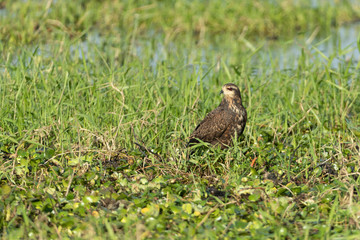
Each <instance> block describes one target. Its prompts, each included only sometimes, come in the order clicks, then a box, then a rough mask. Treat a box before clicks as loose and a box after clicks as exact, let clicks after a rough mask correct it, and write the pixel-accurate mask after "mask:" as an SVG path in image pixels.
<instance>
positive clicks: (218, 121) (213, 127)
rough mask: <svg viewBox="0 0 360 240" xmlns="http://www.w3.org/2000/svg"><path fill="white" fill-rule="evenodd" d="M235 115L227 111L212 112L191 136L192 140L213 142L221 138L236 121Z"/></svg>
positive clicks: (217, 110) (216, 110)
mask: <svg viewBox="0 0 360 240" xmlns="http://www.w3.org/2000/svg"><path fill="white" fill-rule="evenodd" d="M234 117H235V116H234V114H233V113H232V112H231V111H228V110H227V111H226V110H225V109H221V108H220V109H219V108H218V109H215V110H214V111H212V112H210V113H209V114H208V115H207V116H206V117H205V118H204V120H202V121H201V122H200V124H199V125H198V126H197V127H196V128H195V130H194V132H193V133H192V134H191V136H190V138H191V139H196V138H198V139H200V140H202V141H204V142H212V141H213V140H215V139H217V138H219V137H221V135H222V134H223V133H224V132H225V131H226V129H227V128H228V127H229V126H230V125H231V123H232V122H233V121H234Z"/></svg>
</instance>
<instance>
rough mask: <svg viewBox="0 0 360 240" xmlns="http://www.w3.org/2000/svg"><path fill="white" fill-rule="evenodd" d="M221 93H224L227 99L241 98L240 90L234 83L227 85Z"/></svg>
mask: <svg viewBox="0 0 360 240" xmlns="http://www.w3.org/2000/svg"><path fill="white" fill-rule="evenodd" d="M220 93H223V94H224V97H225V98H231V99H232V98H237V97H239V98H241V96H240V90H239V88H238V87H237V86H236V85H235V84H233V83H227V84H225V85H224V86H223V87H222V89H221V92H220Z"/></svg>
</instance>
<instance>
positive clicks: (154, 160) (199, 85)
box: [0, 1, 360, 239]
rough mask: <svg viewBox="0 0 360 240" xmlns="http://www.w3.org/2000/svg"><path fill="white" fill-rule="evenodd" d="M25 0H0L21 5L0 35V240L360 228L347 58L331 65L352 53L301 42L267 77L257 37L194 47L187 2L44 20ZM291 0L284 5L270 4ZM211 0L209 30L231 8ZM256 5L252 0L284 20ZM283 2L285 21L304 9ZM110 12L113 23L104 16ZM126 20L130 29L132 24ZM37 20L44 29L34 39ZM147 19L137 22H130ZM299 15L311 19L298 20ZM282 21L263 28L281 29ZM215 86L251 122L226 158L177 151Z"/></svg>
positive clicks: (211, 100) (334, 232)
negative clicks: (232, 96)
mask: <svg viewBox="0 0 360 240" xmlns="http://www.w3.org/2000/svg"><path fill="white" fill-rule="evenodd" d="M31 3H33V4H30V1H29V2H25V3H24V4H23V5H21V6H20V5H19V4H18V3H9V2H7V3H6V9H10V10H11V9H12V10H16V11H15V12H16V13H17V14H20V15H21V16H25V15H24V12H28V13H29V14H28V15H27V16H28V17H27V18H29V19H30V20H29V21H25V20H24V19H20V21H19V23H23V25H21V24H19V25H16V24H15V25H14V26H15V27H14V28H12V29H11V28H10V24H9V23H8V24H5V30H4V29H3V30H2V31H5V33H7V34H5V35H3V36H7V38H5V39H3V40H2V43H1V46H2V50H3V51H2V54H1V60H0V62H1V65H0V70H1V71H0V77H1V82H0V99H1V101H0V114H1V115H0V116H1V118H0V130H1V131H0V147H1V152H0V160H1V167H0V169H1V171H0V177H1V184H0V185H1V200H2V201H1V203H0V209H1V211H0V226H1V229H2V237H3V238H13V239H14V238H21V237H23V238H85V239H87V238H91V239H94V238H98V239H102V238H111V239H116V238H135V237H136V238H139V239H141V238H146V237H148V238H159V237H163V238H168V237H173V238H181V237H182V238H194V236H195V235H196V236H197V237H198V238H214V239H215V238H219V237H221V238H234V237H236V236H241V237H244V238H249V239H250V238H252V239H253V238H256V237H257V238H277V239H282V238H291V239H293V238H294V239H296V238H298V237H300V238H336V237H339V238H341V237H343V238H351V237H352V238H356V236H358V235H359V234H360V233H359V226H360V225H359V212H360V204H359V196H358V193H359V187H358V186H359V166H360V158H359V157H360V155H359V138H358V137H359V132H360V130H359V128H360V124H359V117H358V114H357V113H358V112H359V110H360V109H359V106H360V100H359V93H360V89H359V88H360V87H359V86H360V83H359V79H360V78H359V64H358V62H356V61H355V60H353V59H344V58H343V56H345V53H346V52H349V51H359V50H360V49H356V48H350V49H341V47H340V46H336V45H335V46H334V52H333V53H324V52H321V51H320V50H319V49H317V48H316V43H314V44H309V45H306V44H304V45H302V46H303V48H302V54H301V55H300V56H299V57H297V58H296V59H289V62H288V64H287V68H285V69H283V70H280V67H279V63H278V59H276V58H273V57H272V56H271V55H269V52H266V51H265V50H264V48H263V43H261V42H260V43H259V44H258V45H257V43H256V42H255V41H254V42H248V45H246V44H245V46H244V45H240V44H239V42H238V41H236V42H234V41H233V38H232V37H228V36H229V35H228V34H230V35H232V34H234V35H236V33H234V32H233V31H234V30H233V28H234V26H232V25H231V23H226V24H224V23H222V25H221V26H222V27H223V31H225V32H226V34H224V35H223V36H222V37H220V36H216V37H214V38H217V40H216V41H215V42H217V43H214V41H212V40H207V38H205V37H204V38H203V42H202V43H201V44H199V42H198V40H199V38H198V37H196V36H195V37H194V33H193V32H192V31H190V29H196V27H194V26H188V24H189V22H194V23H195V24H198V22H197V21H193V20H189V19H187V18H186V17H188V18H190V17H191V16H194V17H196V16H197V15H196V14H194V13H193V12H195V11H197V10H198V8H203V5H202V4H200V2H199V1H194V2H187V3H186V4H184V3H177V4H178V5H179V6H178V7H179V9H183V8H185V7H186V9H189V12H188V14H178V15H177V14H175V15H174V14H172V12H171V11H170V10H169V11H166V10H167V9H169V5H168V3H162V2H155V3H154V4H152V5H144V6H145V7H143V8H141V9H138V8H135V6H134V5H132V4H135V3H133V2H125V3H122V4H120V3H114V4H111V3H112V2H107V1H106V2H105V3H102V4H101V3H100V2H97V1H89V2H86V3H85V2H84V3H83V5H82V6H83V8H76V7H75V5H72V4H70V3H69V2H67V1H64V3H63V2H62V1H57V2H56V3H54V4H55V5H57V4H60V5H61V4H66V3H69V5H66V8H65V5H64V6H63V8H56V9H55V8H54V9H53V8H51V9H53V10H52V11H49V12H48V13H47V11H43V12H41V11H35V9H38V8H40V9H43V7H44V6H43V5H41V4H40V3H42V2H39V4H37V2H31ZM48 3H51V1H49V2H48ZM289 3H290V2H289V1H283V2H282V3H281V5H284V7H283V9H284V8H285V7H286V6H285V5H286V4H289ZM182 4H184V5H182ZM217 4H220V2H218V1H213V2H211V5H210V6H209V8H207V9H204V11H205V13H204V18H205V19H206V16H207V15H206V13H208V14H210V13H214V12H216V11H215V9H219V11H220V13H222V12H224V13H223V14H220V13H219V14H218V15H217V18H215V20H212V21H213V22H211V24H206V26H209V27H208V28H209V30H207V31H206V33H207V34H209V36H211V35H212V34H214V33H216V32H217V31H219V26H218V24H219V22H222V21H225V20H226V21H230V20H229V19H231V18H225V17H224V16H225V12H226V11H230V9H228V8H225V9H223V8H219V6H218V5H217ZM243 4H248V5H249V7H248V8H245V10H248V9H249V8H250V3H249V2H247V1H244V3H243ZM266 4H267V3H266ZM266 4H265V5H259V2H255V5H254V6H255V7H258V8H259V7H262V8H264V7H268V8H269V12H268V14H269V15H270V16H280V17H281V16H282V15H278V11H279V10H278V9H277V8H275V7H272V6H273V5H266ZM49 6H52V5H49ZM99 6H101V8H100V7H99ZM154 6H157V7H158V8H155V7H154ZM289 6H290V7H292V8H294V9H295V10H296V11H295V12H296V14H299V15H296V16H302V15H301V14H305V11H303V10H301V9H299V8H298V7H297V6H296V5H294V6H293V5H289ZM326 6H327V7H329V8H327V9H328V10H327V11H328V14H329V15H331V16H333V17H334V18H335V19H338V17H337V16H338V15H337V14H339V15H341V16H342V14H344V15H345V14H346V13H347V11H348V10H349V9H350V8H349V6H347V5H346V4H344V5H339V6H337V11H335V13H336V14H335V13H333V12H332V11H333V10H334V8H333V7H332V6H331V5H330V6H328V5H326ZM225 7H226V6H225ZM251 7H253V5H251ZM48 9H50V7H49V8H48ZM60 9H62V10H60ZM64 9H65V10H67V11H65V10H64ZM117 9H123V12H124V14H123V15H122V16H120V15H117V14H114V12H116V13H117ZM242 9H243V8H241V7H238V8H236V7H235V8H234V9H232V11H234V14H235V13H236V11H245V10H242ZM314 9H315V10H316V11H320V12H322V11H326V10H325V7H324V6H322V7H320V8H319V9H317V8H314ZM314 9H313V10H314ZM354 9H355V10H353V11H354V12H356V8H354ZM43 10H44V9H43ZM313 10H312V11H313ZM315 10H314V11H315ZM137 11H142V12H141V14H140V13H139V15H137V16H138V17H137V18H138V20H137V21H138V22H137V23H136V22H134V21H132V20H131V18H132V17H135V16H136V15H135V14H134V12H137ZM103 12H104V13H106V14H103ZM180 12H181V11H180ZM182 12H185V10H182ZM155 13H158V14H155ZM256 13H257V12H256V11H255V10H254V12H249V14H248V15H246V16H248V17H251V16H252V14H254V15H256ZM310 13H311V12H310ZM310 13H309V14H310ZM284 14H286V11H285V13H284ZM306 14H308V13H306ZM311 14H315V13H314V12H312V13H311ZM13 16H16V14H15V15H13ZM99 16H104V22H102V23H100V22H98V18H99ZM211 16H213V15H211ZM314 16H318V15H314ZM2 17H3V18H4V19H5V22H4V23H6V21H11V20H12V17H11V16H7V15H5V16H2ZM47 17H51V18H52V19H54V20H53V21H52V24H53V25H56V26H57V30H55V31H54V30H53V31H49V32H48V33H47V32H46V31H45V32H43V30H44V28H45V27H46V26H48V24H49V21H48V20H46V21H42V20H44V19H45V18H47ZM151 17H152V18H153V20H154V21H152V23H151V24H150V20H147V21H145V20H144V19H149V18H151ZM164 17H166V18H169V21H168V22H166V21H163V20H162V19H163V18H164ZM113 18H121V20H122V21H118V20H116V21H115V20H114V19H113ZM254 18H255V16H254ZM33 19H37V20H36V21H40V20H41V21H40V26H39V28H38V29H42V30H39V31H37V32H36V31H35V33H34V32H31V31H30V30H29V29H31V28H29V26H30V25H31V24H33V25H34V24H35V23H36V21H35V20H33ZM209 19H210V17H209ZM211 19H213V18H211ZM21 21H24V22H21ZM57 21H58V22H57ZM128 21H130V22H131V23H132V24H128ZM173 21H174V22H176V24H179V25H183V27H182V28H180V27H177V28H180V29H182V30H179V33H181V34H179V36H178V37H179V39H178V38H177V37H174V35H175V33H173V32H172V31H175V30H169V27H168V26H167V24H169V25H170V24H174V22H173ZM199 21H200V20H199ZM201 21H203V20H201ZM204 21H205V20H204ZM208 21H209V20H208ZM263 21H264V22H266V21H265V20H263ZM324 21H326V24H328V23H329V21H328V19H327V20H324ZM340 21H342V20H340V19H338V20H337V22H340ZM59 22H60V23H63V25H64V26H62V25H61V24H59ZM205 22H206V21H205ZM307 22H308V24H310V25H311V24H314V20H313V19H312V18H309V19H308V20H307ZM135 23H136V24H135ZM261 23H263V22H261ZM102 24H104V25H102ZM107 24H108V25H107ZM147 24H149V25H147ZM263 24H265V23H263ZM287 24H289V25H287ZM287 24H277V27H278V28H279V29H280V30H279V29H277V28H273V27H272V28H271V29H273V31H278V34H282V33H283V31H284V29H292V30H291V31H295V30H294V29H295V28H294V26H295V25H291V21H289V22H288V23H287ZM318 24H319V23H318ZM321 24H322V23H321V22H320V25H321ZM324 24H325V22H324ZM50 25H51V24H50ZM159 26H161V27H160V28H162V29H163V32H161V33H159V34H155V36H153V37H152V38H150V39H149V40H144V39H143V37H142V35H141V34H142V32H143V30H144V29H145V28H147V27H152V28H154V29H158V28H159ZM217 26H218V27H217ZM224 26H225V27H224ZM260 26H261V25H260ZM116 27H120V30H119V31H116V30H114V29H115V28H116ZM92 28H94V29H92ZM99 29H101V31H99ZM281 29H282V30H281ZM127 31H128V34H127V35H122V34H123V32H127ZM252 31H253V32H251V31H250V30H249V33H248V34H249V35H250V34H254V36H255V35H257V36H259V34H260V35H261V34H265V32H266V31H265V30H263V32H261V31H260V30H256V31H255V30H252ZM291 31H290V32H291ZM70 32H71V33H73V32H75V33H76V34H74V35H71V34H70ZM99 32H101V34H99ZM175 32H176V31H175ZM200 32H201V31H200ZM19 33H21V34H20V36H19ZM255 33H256V34H255ZM103 34H105V35H103ZM180 35H183V36H182V37H181V38H180ZM265 35H266V34H265ZM15 36H17V37H15ZM23 43H27V44H25V45H23ZM219 43H221V44H219ZM242 43H243V42H242ZM249 44H250V45H249ZM5 46H6V47H5ZM334 59H337V60H338V62H339V65H338V66H333V64H332V62H333V60H334ZM291 61H292V62H296V64H291V63H292V62H291ZM227 82H233V83H236V84H237V85H239V87H240V89H241V90H242V98H243V102H244V105H245V107H246V109H247V112H248V115H249V119H248V123H247V126H246V129H245V132H244V134H243V136H241V137H240V138H239V139H235V144H234V146H233V147H231V148H229V149H228V150H223V151H222V150H220V149H218V148H206V147H205V148H204V149H202V150H201V151H198V152H195V153H194V154H192V155H189V151H190V149H188V148H186V144H187V141H188V136H189V135H190V133H191V131H192V130H193V129H194V128H195V126H196V124H197V123H199V121H200V120H201V119H202V118H203V117H204V116H205V115H206V113H208V112H209V111H211V110H212V109H214V108H215V107H216V106H217V105H218V104H219V102H220V101H221V96H219V94H218V93H219V90H220V88H221V86H222V85H223V84H224V83H227ZM251 163H254V165H253V167H251V166H250V164H251Z"/></svg>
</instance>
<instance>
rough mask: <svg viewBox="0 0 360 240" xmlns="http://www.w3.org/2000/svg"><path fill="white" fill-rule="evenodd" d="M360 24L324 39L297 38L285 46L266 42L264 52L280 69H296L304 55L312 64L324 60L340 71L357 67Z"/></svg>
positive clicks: (347, 27) (343, 28) (309, 36)
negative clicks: (349, 67) (351, 64)
mask: <svg viewBox="0 0 360 240" xmlns="http://www.w3.org/2000/svg"><path fill="white" fill-rule="evenodd" d="M359 33H360V24H359V23H357V24H348V25H344V26H342V27H339V28H337V29H333V30H332V32H331V34H329V35H328V36H324V37H317V36H315V37H312V36H311V35H312V33H309V34H307V37H299V38H295V39H294V40H293V41H288V42H286V43H274V44H272V43H269V42H268V43H266V44H265V45H264V48H263V50H264V51H265V52H268V53H267V54H265V57H267V60H268V62H269V63H270V62H271V61H274V60H275V61H276V62H277V64H278V66H277V67H278V69H279V70H284V69H293V68H296V67H297V65H298V61H299V58H300V57H301V55H302V54H305V55H306V56H307V57H308V58H309V60H310V62H311V61H314V59H319V60H321V61H322V62H323V63H324V64H325V65H330V66H331V67H332V68H337V67H339V66H340V65H343V64H345V63H349V62H351V63H353V64H354V65H356V64H357V63H358V62H359V60H360V52H359V50H360V49H359V47H360V44H359V46H358V41H359V36H360V35H359Z"/></svg>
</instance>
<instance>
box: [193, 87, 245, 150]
mask: <svg viewBox="0 0 360 240" xmlns="http://www.w3.org/2000/svg"><path fill="white" fill-rule="evenodd" d="M220 93H223V94H224V98H223V99H222V101H221V103H220V105H219V106H218V107H217V108H216V109H214V110H213V111H211V112H210V113H209V114H208V115H207V116H206V117H205V118H204V120H202V121H201V122H200V124H199V125H198V126H197V127H196V128H195V130H194V132H193V133H192V134H191V135H190V141H189V144H188V145H190V146H191V145H194V144H196V143H198V142H199V140H201V141H203V142H208V143H211V144H213V145H218V144H219V145H220V147H221V148H222V149H225V148H227V147H229V146H230V145H231V144H232V138H233V137H235V136H240V135H241V134H242V132H243V131H244V128H245V124H246V120H247V113H246V109H245V108H244V106H243V105H242V101H241V95H240V90H239V88H238V87H237V86H236V85H235V84H232V83H227V84H225V85H224V86H223V87H222V90H221V92H220Z"/></svg>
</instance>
